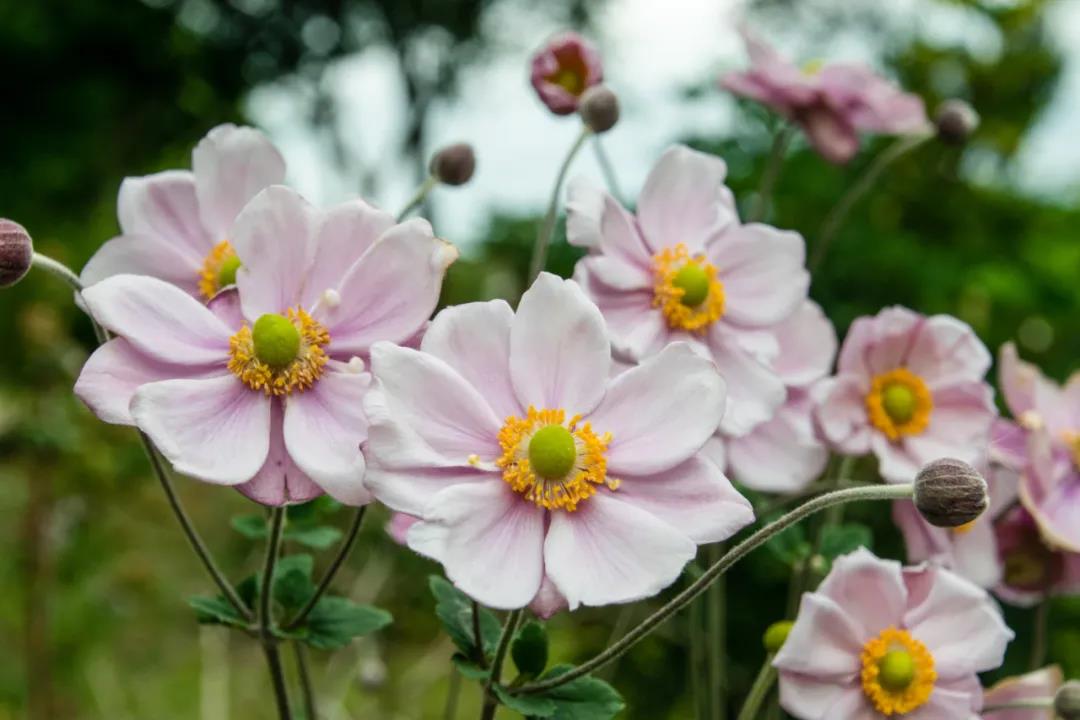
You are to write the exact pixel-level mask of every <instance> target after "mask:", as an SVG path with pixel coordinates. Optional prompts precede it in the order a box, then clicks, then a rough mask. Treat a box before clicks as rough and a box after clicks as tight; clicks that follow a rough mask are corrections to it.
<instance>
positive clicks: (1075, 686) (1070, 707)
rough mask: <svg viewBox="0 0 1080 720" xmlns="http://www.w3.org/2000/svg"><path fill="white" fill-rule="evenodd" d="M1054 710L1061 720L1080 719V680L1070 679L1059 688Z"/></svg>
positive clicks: (1055, 696)
mask: <svg viewBox="0 0 1080 720" xmlns="http://www.w3.org/2000/svg"><path fill="white" fill-rule="evenodd" d="M1054 712H1055V713H1056V714H1057V716H1058V717H1059V718H1061V720H1080V680H1069V681H1068V682H1067V683H1065V684H1064V685H1062V686H1061V687H1059V688H1058V691H1057V694H1055V695H1054Z"/></svg>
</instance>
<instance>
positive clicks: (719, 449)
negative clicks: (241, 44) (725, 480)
mask: <svg viewBox="0 0 1080 720" xmlns="http://www.w3.org/2000/svg"><path fill="white" fill-rule="evenodd" d="M727 454H728V453H727V443H726V442H725V440H724V436H723V435H721V434H720V433H719V432H717V433H716V434H715V435H713V436H712V437H711V438H709V439H708V440H706V441H705V444H704V445H702V446H701V452H700V453H699V455H700V456H701V457H703V458H705V459H706V460H708V461H709V462H711V463H712V464H713V465H715V466H716V467H718V468H720V469H721V470H726V469H727V466H728V461H727Z"/></svg>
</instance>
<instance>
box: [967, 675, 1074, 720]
mask: <svg viewBox="0 0 1080 720" xmlns="http://www.w3.org/2000/svg"><path fill="white" fill-rule="evenodd" d="M1063 681H1064V678H1063V676H1062V674H1061V668H1059V667H1058V666H1057V665H1050V666H1049V667H1044V668H1043V669H1041V670H1035V671H1034V672H1029V673H1027V674H1025V675H1017V676H1015V677H1008V678H1005V679H1004V680H1002V681H1000V682H998V683H997V684H995V685H994V686H993V687H991V688H987V690H986V693H985V695H984V696H983V704H984V705H986V706H990V705H1010V704H1016V703H1022V702H1024V701H1025V700H1046V699H1047V698H1052V697H1054V694H1055V693H1057V691H1058V688H1059V687H1061V683H1062V682H1063ZM1055 717H1056V715H1055V714H1054V711H1053V710H1051V709H1050V708H1023V707H1018V708H1015V709H1010V710H995V711H994V712H992V713H986V714H985V715H982V718H983V720H1054V718H1055Z"/></svg>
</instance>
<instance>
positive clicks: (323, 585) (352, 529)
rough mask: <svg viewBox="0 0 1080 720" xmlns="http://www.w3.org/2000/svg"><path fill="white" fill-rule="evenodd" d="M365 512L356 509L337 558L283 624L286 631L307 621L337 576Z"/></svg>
mask: <svg viewBox="0 0 1080 720" xmlns="http://www.w3.org/2000/svg"><path fill="white" fill-rule="evenodd" d="M365 510H367V505H361V506H360V507H358V508H357V509H356V514H354V515H353V521H352V525H350V526H349V531H348V533H347V534H346V535H345V540H343V541H342V543H341V548H340V549H339V550H338V554H337V556H335V557H334V559H333V561H332V562H331V563H330V567H328V568H327V569H326V573H324V574H323V576H322V580H320V581H319V585H318V587H316V588H315V592H313V593H312V594H311V597H309V598H308V600H307V602H306V603H304V606H303V607H302V608H300V611H299V612H297V613H296V616H295V617H293V619H292V620H290V621H289V622H287V623H285V629H286V630H292V629H293V628H295V627H297V626H299V625H300V624H301V623H303V622H304V620H306V619H307V616H308V614H310V613H311V611H312V610H313V609H314V608H315V606H316V605H317V604H318V603H319V598H321V597H322V596H323V593H325V592H326V589H327V588H328V587H330V583H331V582H333V580H334V576H335V575H337V571H338V570H339V569H341V566H342V564H344V562H345V560H346V558H348V557H349V553H350V552H351V551H352V548H353V545H355V544H356V537H357V535H359V533H360V525H361V524H362V523H363V522H364V511H365Z"/></svg>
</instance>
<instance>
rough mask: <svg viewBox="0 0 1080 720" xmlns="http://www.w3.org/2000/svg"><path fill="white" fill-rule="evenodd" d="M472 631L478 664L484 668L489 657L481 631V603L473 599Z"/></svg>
mask: <svg viewBox="0 0 1080 720" xmlns="http://www.w3.org/2000/svg"><path fill="white" fill-rule="evenodd" d="M472 633H473V644H475V645H476V657H475V658H473V659H474V660H475V661H476V664H477V665H479V666H480V667H482V668H486V667H487V657H486V656H485V653H484V633H482V632H481V631H480V603H478V602H476V601H475V600H473V601H472Z"/></svg>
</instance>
